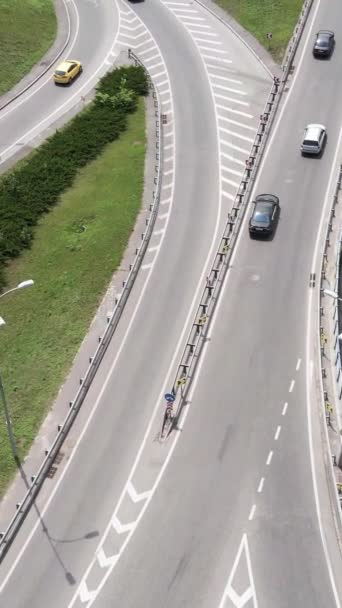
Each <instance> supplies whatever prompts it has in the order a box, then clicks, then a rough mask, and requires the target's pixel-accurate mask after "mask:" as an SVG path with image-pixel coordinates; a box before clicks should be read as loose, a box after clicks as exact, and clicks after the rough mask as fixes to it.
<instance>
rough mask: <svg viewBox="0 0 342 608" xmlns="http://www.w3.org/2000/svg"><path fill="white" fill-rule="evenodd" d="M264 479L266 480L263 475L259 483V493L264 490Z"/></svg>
mask: <svg viewBox="0 0 342 608" xmlns="http://www.w3.org/2000/svg"><path fill="white" fill-rule="evenodd" d="M264 481H265V477H262V478H261V479H260V483H259V485H258V493H259V494H260V492H262V489H263V487H264Z"/></svg>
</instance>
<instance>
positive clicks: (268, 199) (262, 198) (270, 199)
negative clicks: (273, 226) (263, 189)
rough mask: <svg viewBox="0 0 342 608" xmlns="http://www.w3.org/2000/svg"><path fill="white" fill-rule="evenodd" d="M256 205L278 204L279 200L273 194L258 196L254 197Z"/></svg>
mask: <svg viewBox="0 0 342 608" xmlns="http://www.w3.org/2000/svg"><path fill="white" fill-rule="evenodd" d="M255 202H256V203H261V202H263V203H277V204H278V203H279V198H278V197H277V196H276V195H275V194H258V196H256V197H255Z"/></svg>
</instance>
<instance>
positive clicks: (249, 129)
mask: <svg viewBox="0 0 342 608" xmlns="http://www.w3.org/2000/svg"><path fill="white" fill-rule="evenodd" d="M219 120H223V121H224V122H228V123H229V124H231V125H236V126H237V127H241V128H242V129H248V131H253V132H255V131H256V129H255V128H254V127H251V126H250V125H246V124H245V123H243V122H239V121H238V120H233V119H232V118H227V117H226V116H219Z"/></svg>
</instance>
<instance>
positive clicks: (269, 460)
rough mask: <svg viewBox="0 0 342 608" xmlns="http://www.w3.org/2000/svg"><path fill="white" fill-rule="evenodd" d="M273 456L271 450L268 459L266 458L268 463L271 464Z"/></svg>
mask: <svg viewBox="0 0 342 608" xmlns="http://www.w3.org/2000/svg"><path fill="white" fill-rule="evenodd" d="M272 457H273V451H272V450H270V452H269V454H268V456H267V460H266V465H267V466H269V465H270V464H271V461H272Z"/></svg>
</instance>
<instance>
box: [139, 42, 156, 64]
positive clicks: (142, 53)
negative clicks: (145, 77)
mask: <svg viewBox="0 0 342 608" xmlns="http://www.w3.org/2000/svg"><path fill="white" fill-rule="evenodd" d="M152 51H153V52H155V51H156V48H155V46H151V48H150V49H145V50H144V51H140V55H147V53H151V52H152ZM157 57H160V55H159V53H158V52H157V53H156V54H155V55H152V57H150V58H149V59H145V63H148V62H149V61H152V59H156V58H157Z"/></svg>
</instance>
